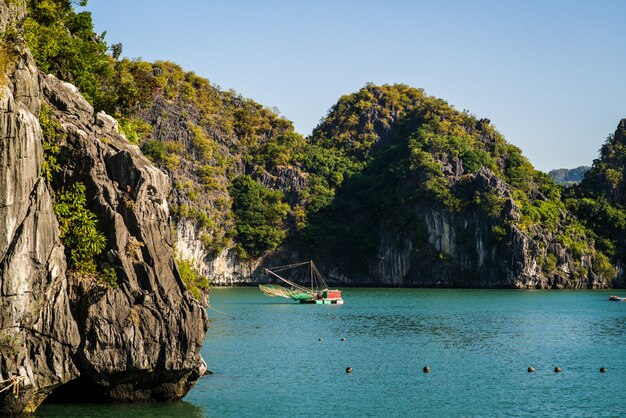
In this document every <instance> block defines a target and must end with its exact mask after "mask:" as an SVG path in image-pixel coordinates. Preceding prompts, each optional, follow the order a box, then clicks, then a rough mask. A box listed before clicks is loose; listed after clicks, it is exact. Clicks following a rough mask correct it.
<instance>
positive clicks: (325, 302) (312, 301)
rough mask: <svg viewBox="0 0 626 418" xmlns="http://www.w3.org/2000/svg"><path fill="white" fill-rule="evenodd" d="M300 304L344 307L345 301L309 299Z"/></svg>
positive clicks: (301, 301)
mask: <svg viewBox="0 0 626 418" xmlns="http://www.w3.org/2000/svg"><path fill="white" fill-rule="evenodd" d="M300 303H308V304H310V305H343V299H308V300H300Z"/></svg>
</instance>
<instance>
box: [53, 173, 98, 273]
mask: <svg viewBox="0 0 626 418" xmlns="http://www.w3.org/2000/svg"><path fill="white" fill-rule="evenodd" d="M54 212H55V213H56V215H57V218H58V220H59V227H60V229H61V242H63V245H64V246H65V254H66V257H67V260H68V262H69V266H70V268H72V269H74V270H77V271H79V272H84V273H95V271H96V262H95V259H96V256H98V255H99V254H101V253H102V251H104V248H105V246H106V238H105V236H104V235H103V234H102V233H101V232H100V231H99V230H98V220H97V218H96V215H95V214H94V213H93V212H91V211H90V210H89V209H87V199H86V197H85V185H84V184H83V183H74V184H73V185H72V186H71V187H69V188H68V189H67V190H66V191H60V192H58V193H57V194H56V196H55V203H54Z"/></svg>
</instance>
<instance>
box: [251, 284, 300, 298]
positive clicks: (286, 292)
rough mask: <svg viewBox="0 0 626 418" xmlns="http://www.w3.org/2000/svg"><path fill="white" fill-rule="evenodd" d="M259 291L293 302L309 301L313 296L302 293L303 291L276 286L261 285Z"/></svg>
mask: <svg viewBox="0 0 626 418" xmlns="http://www.w3.org/2000/svg"><path fill="white" fill-rule="evenodd" d="M259 289H261V292H263V293H264V294H266V295H267V296H272V297H281V298H287V299H293V300H308V299H311V298H312V296H311V294H309V293H306V292H302V291H301V290H293V289H288V288H286V287H283V286H279V285H276V284H260V285H259Z"/></svg>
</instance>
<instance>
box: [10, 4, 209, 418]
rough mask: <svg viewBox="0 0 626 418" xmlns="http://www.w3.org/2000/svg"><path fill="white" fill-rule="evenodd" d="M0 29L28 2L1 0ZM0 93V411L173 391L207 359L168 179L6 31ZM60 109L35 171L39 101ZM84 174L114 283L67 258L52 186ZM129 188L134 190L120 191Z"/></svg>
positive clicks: (186, 384) (176, 394) (181, 389)
mask: <svg viewBox="0 0 626 418" xmlns="http://www.w3.org/2000/svg"><path fill="white" fill-rule="evenodd" d="M0 11H1V12H2V19H0V23H1V24H2V25H3V26H4V27H0V31H4V29H5V28H6V25H18V24H19V20H20V19H21V17H22V16H23V13H24V9H23V8H20V7H18V6H16V4H15V3H14V2H11V3H10V6H9V5H8V4H7V3H4V2H1V1H0ZM11 48H12V49H11V50H10V56H11V61H10V63H9V64H8V65H7V67H6V82H5V83H4V85H3V86H2V89H1V93H0V96H1V97H0V113H1V124H0V131H1V132H0V296H1V298H0V307H1V310H0V381H2V382H1V383H0V390H2V389H5V388H6V389H7V390H4V391H2V392H1V393H0V413H2V414H7V413H19V412H32V411H33V410H35V408H36V407H37V406H38V405H39V404H40V403H41V402H42V401H43V400H44V399H46V398H47V397H48V396H49V395H50V394H51V393H53V392H54V393H53V395H52V396H53V397H56V398H57V399H65V400H76V399H78V397H80V399H81V400H94V401H138V400H141V401H146V400H172V399H178V398H180V397H182V396H183V395H184V394H185V393H186V392H187V391H188V390H189V389H190V388H191V387H192V386H193V384H194V383H195V381H196V380H197V379H198V378H199V377H200V376H201V375H202V374H203V372H204V370H205V369H206V366H205V364H204V362H203V360H202V358H201V356H200V347H201V345H202V340H203V337H204V333H205V332H206V329H207V325H208V322H207V315H206V311H205V305H204V303H203V302H199V301H196V300H194V299H193V298H192V297H191V296H190V295H189V294H188V293H187V291H186V289H185V286H184V284H183V283H182V281H181V278H180V276H179V273H178V270H177V267H176V263H175V261H174V257H173V242H174V239H173V233H172V231H171V229H170V214H169V209H168V203H167V196H168V193H169V190H170V185H169V179H168V178H167V176H166V175H164V174H163V173H162V172H161V171H159V170H158V169H156V168H155V167H154V166H152V164H151V163H150V162H149V161H148V160H147V159H146V158H145V157H143V156H142V154H141V152H140V151H139V149H138V148H137V147H136V146H132V145H130V144H128V142H127V141H126V140H125V138H124V137H123V136H121V135H120V134H119V133H118V132H117V122H116V121H115V120H114V119H113V118H111V117H109V116H107V115H106V114H104V113H98V114H94V111H93V108H92V107H91V106H90V105H89V103H87V101H86V100H85V99H84V98H82V96H81V95H80V94H79V92H78V91H77V89H76V88H75V87H74V86H72V85H70V84H67V83H63V82H62V81H60V80H57V79H56V78H54V77H53V76H46V75H43V74H40V72H39V71H38V70H37V68H36V67H35V66H34V65H33V59H32V57H31V55H30V53H29V51H28V50H27V49H25V48H24V47H23V46H22V45H21V44H20V43H19V42H17V43H15V44H14V45H11ZM42 103H46V104H47V106H49V107H50V108H52V109H53V110H54V112H55V114H56V117H57V118H58V120H59V122H60V127H61V132H62V134H63V135H62V138H63V139H62V141H61V143H60V144H59V145H60V154H59V156H58V162H59V165H60V167H61V169H60V170H59V171H58V172H57V173H56V174H55V176H54V179H53V181H52V185H51V186H50V185H48V184H47V182H46V181H45V179H44V178H42V177H41V176H40V171H41V166H42V160H43V147H42V139H43V138H42V131H41V129H40V126H39V123H38V115H39V111H40V105H41V104H42ZM77 181H81V182H83V183H84V184H85V185H86V186H87V193H86V194H87V198H88V205H89V208H90V209H91V210H92V211H93V212H94V213H96V214H97V217H98V220H99V224H100V227H101V229H102V230H103V231H104V232H105V235H106V237H107V249H106V253H105V256H104V257H103V258H102V259H101V260H99V261H98V263H99V264H101V265H105V264H106V265H107V266H110V267H112V268H113V269H114V271H115V272H116V276H117V280H118V283H119V287H118V288H116V289H114V288H109V287H107V286H106V285H104V284H102V282H101V281H100V280H99V279H98V277H97V276H96V277H85V276H82V275H79V274H75V272H69V271H67V262H66V259H65V255H64V249H63V245H62V243H61V241H60V238H59V225H58V222H57V218H56V216H55V213H54V211H53V195H54V193H55V191H58V190H61V189H62V188H64V187H66V186H69V185H71V184H73V183H74V182H77ZM128 190H130V191H128Z"/></svg>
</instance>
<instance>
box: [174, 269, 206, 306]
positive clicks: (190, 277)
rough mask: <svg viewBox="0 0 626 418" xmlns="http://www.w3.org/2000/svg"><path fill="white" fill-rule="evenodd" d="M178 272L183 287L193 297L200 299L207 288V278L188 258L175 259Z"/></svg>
mask: <svg viewBox="0 0 626 418" xmlns="http://www.w3.org/2000/svg"><path fill="white" fill-rule="evenodd" d="M176 264H177V265H178V272H179V273H180V278H181V280H182V281H183V283H184V285H185V287H186V288H187V290H188V291H189V293H191V295H192V296H193V297H194V299H197V300H201V299H202V294H203V293H205V292H207V291H208V290H209V279H207V278H206V277H205V276H203V275H202V274H200V273H199V272H198V270H196V269H195V268H194V266H193V264H192V263H191V261H189V260H180V259H177V260H176Z"/></svg>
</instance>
